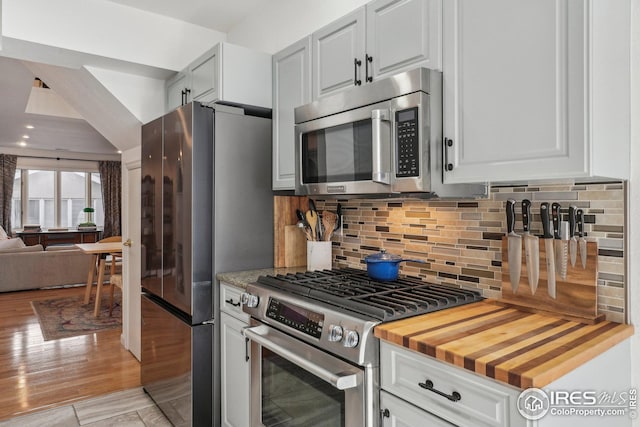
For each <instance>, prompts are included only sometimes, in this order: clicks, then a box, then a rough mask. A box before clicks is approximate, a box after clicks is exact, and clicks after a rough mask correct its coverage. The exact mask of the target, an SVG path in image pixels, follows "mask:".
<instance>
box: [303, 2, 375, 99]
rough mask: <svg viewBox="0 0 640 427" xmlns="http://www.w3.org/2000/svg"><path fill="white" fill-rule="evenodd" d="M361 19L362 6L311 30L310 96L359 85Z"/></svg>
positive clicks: (360, 78) (362, 42) (363, 29)
mask: <svg viewBox="0 0 640 427" xmlns="http://www.w3.org/2000/svg"><path fill="white" fill-rule="evenodd" d="M364 20H365V8H364V6H363V7H361V8H359V9H356V10H355V11H354V12H352V13H350V14H348V15H346V16H343V17H342V18H340V19H338V20H337V21H334V22H332V23H331V24H329V25H327V26H326V27H324V28H322V29H320V30H318V31H316V32H315V33H313V35H312V39H313V99H318V98H320V97H322V96H325V95H329V94H331V93H335V92H337V91H340V90H342V89H345V88H348V87H351V86H354V85H355V86H360V85H362V79H363V73H362V60H363V59H364V54H365V34H364V33H365V22H364Z"/></svg>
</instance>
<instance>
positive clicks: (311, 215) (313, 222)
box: [306, 210, 318, 241]
mask: <svg viewBox="0 0 640 427" xmlns="http://www.w3.org/2000/svg"><path fill="white" fill-rule="evenodd" d="M306 217H307V222H308V223H309V228H311V237H313V240H314V241H317V240H318V239H317V237H318V236H317V233H316V229H317V225H318V214H317V213H316V211H312V210H308V211H307V213H306Z"/></svg>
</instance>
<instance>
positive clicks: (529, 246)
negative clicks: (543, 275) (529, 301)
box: [522, 199, 540, 295]
mask: <svg viewBox="0 0 640 427" xmlns="http://www.w3.org/2000/svg"><path fill="white" fill-rule="evenodd" d="M530 226H531V201H529V200H527V199H524V200H523V201H522V227H523V230H524V254H525V260H526V261H527V277H528V278H529V287H530V288H531V295H534V294H535V293H536V290H537V289H538V276H539V275H540V248H539V243H538V236H534V235H532V234H531V233H530V231H529V229H530Z"/></svg>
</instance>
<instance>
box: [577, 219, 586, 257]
mask: <svg viewBox="0 0 640 427" xmlns="http://www.w3.org/2000/svg"><path fill="white" fill-rule="evenodd" d="M576 215H577V217H578V221H577V223H578V237H579V240H578V244H579V245H580V259H581V260H582V268H587V240H586V239H585V238H584V217H583V211H582V209H578V210H577V211H576Z"/></svg>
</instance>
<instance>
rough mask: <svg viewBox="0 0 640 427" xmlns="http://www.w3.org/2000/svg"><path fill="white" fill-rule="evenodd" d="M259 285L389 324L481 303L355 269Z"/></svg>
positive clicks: (466, 294)
mask: <svg viewBox="0 0 640 427" xmlns="http://www.w3.org/2000/svg"><path fill="white" fill-rule="evenodd" d="M258 283H261V284H263V285H267V286H271V287H274V288H277V289H281V290H286V291H288V292H291V293H293V294H297V295H300V296H302V297H306V298H311V299H315V300H318V301H322V302H325V303H328V304H331V305H333V306H335V307H339V308H341V309H344V310H345V311H347V312H354V313H360V314H364V315H367V316H371V317H373V318H375V319H378V320H381V321H390V320H397V319H402V318H405V317H410V316H415V315H418V314H424V313H429V312H432V311H437V310H442V309H444V308H449V307H455V306H458V305H463V304H468V303H471V302H475V301H480V300H482V299H483V298H482V296H481V295H480V292H478V291H474V290H468V289H462V288H455V287H453V286H447V285H437V284H433V283H427V282H423V281H421V280H419V279H414V278H409V277H404V278H400V279H398V280H395V281H391V282H379V281H376V280H372V279H370V278H369V276H368V275H367V272H366V271H363V270H356V269H352V268H345V269H337V270H323V271H308V272H304V273H294V274H286V275H282V274H279V275H276V276H260V277H259V278H258Z"/></svg>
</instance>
